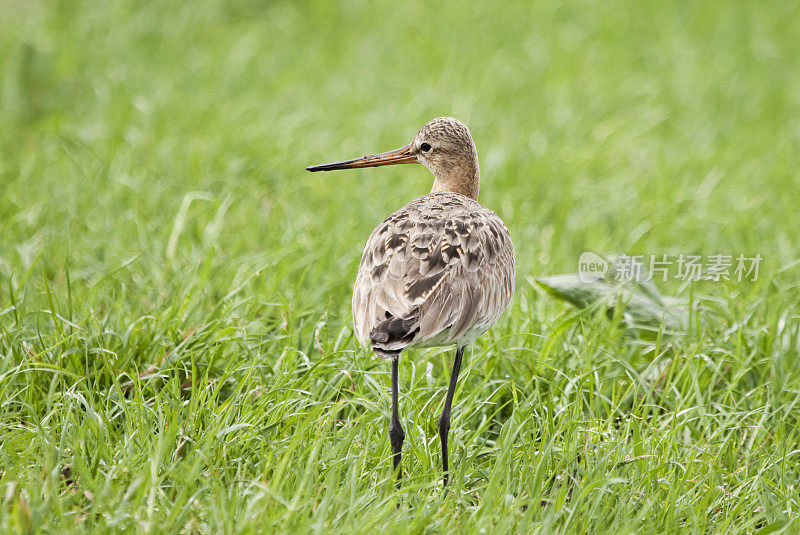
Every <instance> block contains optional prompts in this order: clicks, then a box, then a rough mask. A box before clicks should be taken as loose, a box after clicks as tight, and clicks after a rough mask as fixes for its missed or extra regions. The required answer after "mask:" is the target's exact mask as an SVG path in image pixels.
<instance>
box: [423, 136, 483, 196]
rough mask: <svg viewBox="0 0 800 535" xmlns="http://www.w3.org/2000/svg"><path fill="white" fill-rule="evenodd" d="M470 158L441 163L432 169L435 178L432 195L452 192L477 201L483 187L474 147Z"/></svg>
mask: <svg viewBox="0 0 800 535" xmlns="http://www.w3.org/2000/svg"><path fill="white" fill-rule="evenodd" d="M470 156H471V157H464V158H458V159H456V160H451V161H447V162H441V163H439V165H436V167H435V168H434V169H431V171H433V177H434V180H433V188H431V193H434V192H437V191H452V192H454V193H460V194H461V195H466V196H467V197H469V198H470V199H475V200H476V201H477V200H478V192H479V191H480V187H481V178H480V177H481V170H480V167H479V166H478V152H477V151H476V150H475V148H474V147H473V148H472V154H471V155H470Z"/></svg>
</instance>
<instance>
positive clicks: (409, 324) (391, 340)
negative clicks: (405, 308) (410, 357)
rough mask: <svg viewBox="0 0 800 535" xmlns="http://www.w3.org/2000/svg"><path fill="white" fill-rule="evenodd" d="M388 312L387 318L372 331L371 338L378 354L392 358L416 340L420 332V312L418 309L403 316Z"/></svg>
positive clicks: (371, 342)
mask: <svg viewBox="0 0 800 535" xmlns="http://www.w3.org/2000/svg"><path fill="white" fill-rule="evenodd" d="M386 314H387V317H386V319H385V320H383V321H382V322H380V323H379V324H378V325H376V326H375V328H374V329H372V331H370V333H369V339H370V345H371V346H372V349H373V351H375V353H376V354H377V355H378V356H380V357H383V358H391V357H396V356H397V355H399V354H400V352H401V351H403V350H404V349H405V348H407V347H408V346H410V345H411V344H412V342H414V339H415V338H416V337H417V335H418V334H419V314H418V311H417V310H414V311H413V312H412V313H411V314H408V315H407V316H404V317H402V318H398V317H396V316H392V315H389V313H388V312H387V313H386Z"/></svg>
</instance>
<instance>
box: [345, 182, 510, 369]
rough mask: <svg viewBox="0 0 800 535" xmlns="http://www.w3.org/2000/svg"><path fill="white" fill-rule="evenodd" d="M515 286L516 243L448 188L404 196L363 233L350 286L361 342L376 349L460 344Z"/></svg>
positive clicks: (488, 320) (486, 213) (485, 212)
mask: <svg viewBox="0 0 800 535" xmlns="http://www.w3.org/2000/svg"><path fill="white" fill-rule="evenodd" d="M513 292H514V248H513V245H512V243H511V237H510V236H509V233H508V229H507V228H506V226H505V224H504V223H503V221H502V220H501V219H500V218H499V217H498V216H497V215H496V214H495V213H494V212H492V211H491V210H489V209H488V208H485V207H484V206H482V205H481V204H480V203H478V202H477V201H475V200H472V199H470V198H469V197H466V196H464V195H460V194H458V193H452V192H436V193H429V194H428V195H424V196H422V197H420V198H418V199H415V200H414V201H412V202H410V203H409V204H407V205H406V206H404V207H403V208H401V209H400V210H398V211H397V212H395V213H393V214H392V215H390V216H389V217H387V218H386V219H385V220H384V221H383V222H381V224H380V225H378V227H377V228H376V229H375V230H374V231H373V232H372V234H371V235H370V237H369V239H368V240H367V244H366V247H365V248H364V254H363V256H362V258H361V264H360V266H359V268H358V275H357V277H356V282H355V286H354V288H353V321H354V324H355V330H356V336H357V337H358V339H359V341H361V343H370V345H371V346H372V347H373V349H375V351H376V353H378V354H379V355H381V356H387V357H388V356H394V355H397V354H398V353H399V352H400V351H402V350H403V349H405V348H407V347H410V346H422V347H425V346H438V345H449V344H459V345H466V344H468V343H471V342H472V341H474V340H475V338H477V337H478V336H480V335H481V334H483V332H485V331H486V330H487V329H488V328H489V327H491V326H492V324H494V323H495V321H497V319H498V318H499V317H500V314H502V312H503V310H505V308H506V306H507V305H508V302H509V300H510V299H511V296H512V294H513Z"/></svg>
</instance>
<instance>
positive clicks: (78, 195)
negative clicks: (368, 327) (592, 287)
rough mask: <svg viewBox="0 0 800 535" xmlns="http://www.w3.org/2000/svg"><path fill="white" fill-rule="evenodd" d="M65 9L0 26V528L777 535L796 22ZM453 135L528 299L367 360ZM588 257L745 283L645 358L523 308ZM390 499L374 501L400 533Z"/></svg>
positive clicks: (792, 341) (789, 356) (569, 9)
mask: <svg viewBox="0 0 800 535" xmlns="http://www.w3.org/2000/svg"><path fill="white" fill-rule="evenodd" d="M528 4H529V3H527V2H518V3H502V4H498V3H492V4H489V3H486V4H485V5H472V4H464V3H461V2H451V1H445V2H433V3H422V2H403V3H387V4H380V3H373V2H361V1H352V2H343V3H340V4H338V5H334V3H332V2H331V3H329V2H314V3H311V2H297V3H291V2H273V3H269V4H262V3H260V2H253V1H251V2H248V1H244V0H241V1H235V2H226V3H223V2H213V1H211V0H198V1H195V2H185V3H179V2H146V3H145V2H76V1H55V0H54V1H34V2H26V1H22V0H7V1H5V2H3V3H2V6H0V9H1V10H2V11H3V16H2V17H0V443H1V444H2V446H1V447H0V501H1V503H0V531H2V532H4V533H6V532H53V533H64V532H70V531H72V532H76V533H82V532H86V531H96V532H107V531H135V532H186V533H196V532H213V533H231V532H245V533H248V532H300V533H302V532H322V533H326V534H328V533H374V532H375V531H376V530H381V531H395V532H402V531H409V532H439V531H456V532H478V531H480V530H482V531H483V532H486V533H503V532H543V533H550V532H564V533H605V532H616V533H678V532H680V533H710V532H729V533H771V532H779V531H781V530H783V531H784V532H786V533H794V532H797V530H798V529H800V520H798V518H800V493H798V481H800V427H799V424H800V417H799V416H798V415H800V407H798V401H799V400H800V365H799V364H800V362H799V359H800V304H799V303H800V283H798V274H800V267H798V266H799V265H800V264H798V259H800V233H799V232H798V229H800V211H799V210H798V199H800V180H798V169H800V89H798V88H800V40H798V39H797V28H798V26H800V9H798V8H797V7H796V5H795V4H794V3H792V2H777V1H776V2H758V3H732V4H727V3H719V2H649V1H648V2H620V1H607V2H593V1H582V2H577V3H572V4H570V5H562V3H561V2H557V1H544V2H535V3H534V4H533V6H530V5H528ZM440 115H452V116H455V117H458V118H460V119H461V120H463V121H464V122H465V123H466V124H467V125H469V127H470V129H471V130H472V133H473V135H474V138H475V141H476V144H477V146H478V152H479V155H480V158H481V168H482V176H483V188H482V193H481V201H482V202H483V203H484V204H485V205H487V206H488V207H490V208H492V209H493V210H495V211H496V212H497V213H499V214H500V215H501V217H503V219H504V220H505V221H506V222H507V224H508V226H509V228H510V230H511V234H512V236H513V238H514V241H515V245H516V249H517V280H518V284H517V291H516V295H515V297H514V300H513V301H512V305H511V307H510V308H509V310H508V311H507V312H506V314H505V315H504V316H503V317H502V319H501V320H500V322H499V323H498V324H497V325H496V326H495V327H494V328H493V329H492V330H491V331H490V332H489V333H487V335H485V336H484V337H483V338H482V339H481V340H479V342H478V343H477V344H475V345H474V346H473V347H472V348H471V349H469V350H468V351H467V353H466V356H465V368H464V370H463V371H462V379H461V381H460V382H459V387H458V389H457V390H456V401H455V404H454V412H453V414H454V418H453V427H452V431H451V434H450V437H451V462H452V463H453V464H454V466H455V473H454V477H453V480H454V484H453V486H452V489H451V492H449V493H448V494H446V495H443V494H442V492H441V488H440V481H441V480H440V477H441V474H440V462H441V460H440V457H439V439H438V433H437V430H436V419H437V416H438V413H439V411H440V410H441V407H442V404H443V397H444V390H445V388H446V383H447V379H448V377H449V366H450V364H451V363H452V358H453V356H452V352H445V351H443V350H424V351H422V350H418V351H412V352H409V353H408V354H404V355H403V358H402V362H401V368H400V370H401V394H402V400H401V411H402V416H403V418H402V419H403V422H404V425H405V428H406V433H407V439H406V445H405V450H404V467H405V479H404V482H403V487H402V489H401V490H399V491H397V490H396V489H395V488H394V486H393V484H392V483H393V482H392V474H391V461H390V459H389V439H388V432H387V427H388V413H389V388H388V387H389V366H388V363H387V362H385V361H382V360H379V359H377V358H375V357H373V356H372V355H371V354H370V353H369V352H368V351H367V350H365V349H363V348H360V347H358V345H357V343H356V341H355V339H354V337H353V333H352V328H351V324H350V318H349V313H350V311H349V302H350V288H351V283H352V280H353V278H354V274H355V270H356V267H357V264H358V261H359V257H360V252H361V248H362V246H363V243H364V241H365V239H366V237H367V235H368V233H369V232H370V231H371V230H372V228H373V227H374V226H375V225H376V224H377V222H379V221H380V220H381V219H382V218H383V217H384V216H385V215H387V214H388V213H390V212H391V211H393V210H394V209H396V208H398V207H400V206H402V205H403V204H405V203H406V202H408V201H409V200H411V199H413V198H415V197H417V196H419V195H421V194H423V193H425V192H426V191H427V188H429V187H430V183H431V177H430V175H429V174H428V173H427V171H426V170H425V169H423V168H422V167H421V166H420V167H412V166H402V167H391V168H384V169H373V170H362V171H351V172H342V173H339V174H317V175H311V174H309V173H306V172H305V171H304V170H303V168H304V167H305V166H306V165H308V164H312V163H321V162H325V161H332V160H336V159H342V158H347V157H355V156H360V155H362V154H365V153H369V152H377V151H382V150H387V149H390V148H393V147H396V146H399V145H401V144H404V143H407V142H408V141H409V140H410V139H411V137H412V136H413V135H414V133H415V132H416V131H417V129H418V128H419V127H420V126H421V125H422V124H423V123H424V122H426V121H427V120H429V119H431V118H433V117H436V116H440ZM585 250H591V251H598V252H602V253H609V254H612V253H627V254H662V253H668V254H679V253H686V254H690V253H691V254H701V255H710V254H714V253H719V252H722V253H727V254H733V255H736V254H739V253H744V254H747V255H754V254H756V253H759V254H761V255H762V256H763V257H764V261H763V263H762V266H761V274H760V276H759V278H758V280H757V281H755V282H741V283H738V282H735V281H734V282H721V283H710V282H698V283H692V284H681V283H680V281H675V280H673V281H670V282H669V283H668V284H664V285H662V290H664V291H665V292H666V293H670V294H674V295H679V296H682V297H686V298H690V299H691V300H692V302H693V303H694V305H695V306H694V308H693V312H692V317H691V321H690V327H689V329H688V331H687V332H686V333H683V334H681V335H679V336H671V337H668V336H659V337H656V338H655V339H652V340H642V339H638V338H636V337H635V336H634V335H633V334H632V333H631V332H629V331H627V330H626V329H625V328H624V327H623V326H622V325H621V324H620V323H619V322H617V321H609V320H608V319H607V318H606V317H605V315H604V314H601V313H597V312H596V311H593V310H588V311H583V312H582V311H578V310H576V309H573V308H570V307H569V306H567V305H564V304H562V303H559V302H556V301H554V300H553V299H552V298H551V297H549V296H548V295H546V294H544V293H543V292H542V291H541V290H540V289H538V288H537V287H536V286H535V284H534V283H533V280H534V278H535V277H537V276H540V275H548V274H555V273H563V272H574V271H576V269H577V259H578V256H579V255H580V253H581V252H583V251H585ZM398 501H399V503H400V507H399V509H397V508H396V504H397V503H398Z"/></svg>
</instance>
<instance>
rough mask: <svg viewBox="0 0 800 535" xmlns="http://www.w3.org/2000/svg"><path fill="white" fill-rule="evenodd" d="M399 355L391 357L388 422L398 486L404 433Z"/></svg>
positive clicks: (401, 471)
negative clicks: (390, 399)
mask: <svg viewBox="0 0 800 535" xmlns="http://www.w3.org/2000/svg"><path fill="white" fill-rule="evenodd" d="M399 358H400V355H398V356H396V357H394V358H393V359H392V419H391V421H390V422H389V440H390V441H391V443H392V463H393V465H394V471H395V472H397V486H398V488H399V487H400V479H401V478H402V477H403V469H402V467H401V466H400V456H401V450H402V449H403V440H404V439H405V438H406V434H405V432H404V431H403V426H402V425H400V414H399V412H400V408H399V407H398V399H397V397H398V393H397V361H398V360H399Z"/></svg>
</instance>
